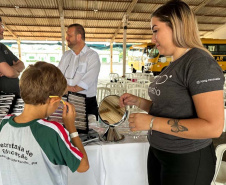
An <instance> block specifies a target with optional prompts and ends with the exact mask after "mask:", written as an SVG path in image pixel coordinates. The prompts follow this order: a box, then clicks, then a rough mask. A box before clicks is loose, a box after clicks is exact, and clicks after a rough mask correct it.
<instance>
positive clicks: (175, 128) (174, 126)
mask: <svg viewBox="0 0 226 185" xmlns="http://www.w3.org/2000/svg"><path fill="white" fill-rule="evenodd" d="M167 123H168V125H170V126H171V131H172V132H175V133H178V132H184V131H188V129H187V128H186V127H185V126H183V125H179V119H170V120H168V121H167Z"/></svg>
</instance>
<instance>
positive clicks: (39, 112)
mask: <svg viewBox="0 0 226 185" xmlns="http://www.w3.org/2000/svg"><path fill="white" fill-rule="evenodd" d="M66 88H67V81H66V79H65V78H64V76H63V74H62V73H61V71H60V70H59V69H58V68H57V67H55V66H54V65H52V64H48V63H46V62H37V63H36V64H34V65H30V66H29V67H28V68H27V69H26V70H25V71H24V72H23V74H22V76H21V79H20V93H21V97H22V99H23V100H24V103H25V106H24V110H23V112H22V114H20V115H19V116H14V115H8V116H6V117H5V118H4V119H3V120H2V122H1V123H0V184H3V185H31V184H32V185H66V184H67V170H68V168H67V167H69V168H70V170H71V171H72V172H75V171H76V170H77V171H78V172H85V171H87V170H88V168H89V162H88V158H87V154H86V152H85V149H84V147H83V145H82V143H81V140H80V138H79V137H78V134H77V131H76V128H75V125H74V120H75V117H76V112H75V108H74V106H73V105H71V104H70V103H68V102H65V105H64V107H63V115H62V117H63V122H64V125H65V127H66V129H65V128H64V127H63V126H62V125H61V124H59V123H57V122H50V121H47V120H45V119H44V118H46V117H48V116H49V115H51V114H52V113H53V112H54V111H55V110H56V109H57V107H58V106H59V103H60V100H61V96H62V95H63V94H64V92H65V90H66ZM51 96H53V97H51ZM50 97H51V98H50ZM69 134H70V136H71V138H70V137H69Z"/></svg>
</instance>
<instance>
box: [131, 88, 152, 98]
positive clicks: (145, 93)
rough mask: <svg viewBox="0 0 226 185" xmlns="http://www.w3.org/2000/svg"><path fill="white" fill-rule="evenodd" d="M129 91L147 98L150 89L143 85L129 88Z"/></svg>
mask: <svg viewBox="0 0 226 185" xmlns="http://www.w3.org/2000/svg"><path fill="white" fill-rule="evenodd" d="M127 93H130V94H133V95H135V96H139V97H141V98H145V99H147V96H148V90H147V89H146V88H143V87H133V88H130V89H127Z"/></svg>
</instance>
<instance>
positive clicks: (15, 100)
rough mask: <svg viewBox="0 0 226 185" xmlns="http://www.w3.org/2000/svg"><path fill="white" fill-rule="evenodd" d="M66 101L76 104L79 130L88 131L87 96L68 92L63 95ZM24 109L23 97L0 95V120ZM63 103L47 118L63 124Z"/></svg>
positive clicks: (18, 113) (76, 123)
mask: <svg viewBox="0 0 226 185" xmlns="http://www.w3.org/2000/svg"><path fill="white" fill-rule="evenodd" d="M62 99H63V100H64V101H68V102H69V103H71V104H73V105H74V106H75V110H76V119H75V126H76V128H77V129H78V132H83V133H87V132H88V120H87V115H86V110H85V109H86V104H85V96H82V95H80V94H78V93H77V94H68V95H67V96H64V97H62ZM23 109H24V101H23V99H22V98H19V97H16V96H15V95H14V94H4V95H3V94H1V95H0V121H1V120H2V119H3V118H4V117H5V116H6V115H8V114H13V115H16V116H18V115H20V114H21V113H22V112H23ZM62 113H63V104H60V105H59V107H58V108H57V109H56V111H55V112H54V113H53V114H52V115H50V116H49V117H48V118H47V119H48V120H49V121H57V122H59V123H61V124H63V119H62Z"/></svg>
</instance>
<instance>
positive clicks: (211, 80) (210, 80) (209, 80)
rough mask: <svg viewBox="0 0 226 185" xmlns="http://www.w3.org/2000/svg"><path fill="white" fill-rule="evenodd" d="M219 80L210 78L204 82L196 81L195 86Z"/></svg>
mask: <svg viewBox="0 0 226 185" xmlns="http://www.w3.org/2000/svg"><path fill="white" fill-rule="evenodd" d="M219 80H220V78H211V79H205V80H198V81H196V84H197V85H199V84H201V83H207V82H213V81H219Z"/></svg>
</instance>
